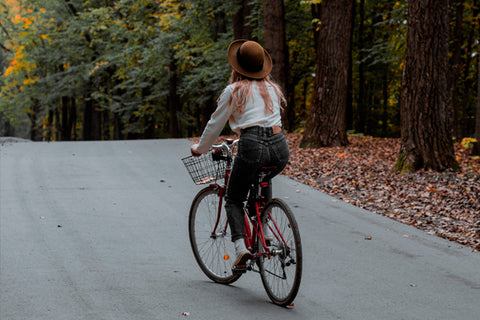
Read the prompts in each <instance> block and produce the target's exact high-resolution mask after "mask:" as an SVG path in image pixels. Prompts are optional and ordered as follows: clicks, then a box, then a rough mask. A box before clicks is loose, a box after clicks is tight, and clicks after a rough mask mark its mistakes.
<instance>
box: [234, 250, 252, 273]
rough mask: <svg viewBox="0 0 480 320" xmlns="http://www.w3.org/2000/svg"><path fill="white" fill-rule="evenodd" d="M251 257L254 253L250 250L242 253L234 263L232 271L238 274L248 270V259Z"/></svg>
mask: <svg viewBox="0 0 480 320" xmlns="http://www.w3.org/2000/svg"><path fill="white" fill-rule="evenodd" d="M250 259H252V254H251V253H250V252H249V251H245V252H242V253H240V254H239V255H238V256H237V259H236V260H235V262H234V263H233V267H232V272H233V273H236V274H238V273H245V272H247V261H248V260H250Z"/></svg>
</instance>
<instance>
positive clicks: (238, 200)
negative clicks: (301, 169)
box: [191, 40, 290, 272]
mask: <svg viewBox="0 0 480 320" xmlns="http://www.w3.org/2000/svg"><path fill="white" fill-rule="evenodd" d="M227 57H228V62H229V63H230V66H231V67H232V75H231V78H230V84H229V85H228V86H227V87H226V88H225V89H224V90H223V92H222V94H221V95H220V97H219V98H218V101H217V104H218V105H217V109H216V110H215V112H214V113H213V114H212V116H211V118H210V120H209V121H208V123H207V125H206V127H205V129H204V131H203V134H202V137H201V139H200V141H199V143H198V144H194V145H192V147H191V153H192V155H194V156H199V155H201V154H203V153H207V152H208V150H209V149H210V147H211V146H212V144H213V143H214V142H215V140H216V139H217V138H218V136H219V135H220V133H221V131H222V130H223V128H224V126H225V124H226V123H227V121H228V122H229V124H230V127H231V129H232V130H233V131H234V132H235V133H237V134H240V141H239V143H238V152H237V156H236V157H235V161H234V164H233V168H232V173H231V176H230V180H229V181H228V186H227V192H226V195H225V200H226V203H225V210H226V212H227V217H228V221H229V225H230V229H231V232H232V241H233V242H234V243H235V253H236V255H237V258H236V260H235V262H234V264H233V268H234V271H235V272H243V271H244V270H245V268H246V262H247V261H248V260H249V259H250V258H251V254H250V252H249V251H248V249H247V248H246V247H245V242H244V228H245V220H244V212H243V203H244V201H245V200H246V198H247V194H248V191H249V187H250V186H251V184H252V183H253V182H254V180H255V179H256V177H257V175H258V172H259V170H260V168H262V167H267V166H268V167H274V169H273V170H272V171H270V172H271V173H270V175H269V176H268V177H267V179H271V178H273V177H274V176H275V175H277V174H279V173H280V172H281V171H282V170H283V169H284V168H285V166H286V164H287V162H288V159H289V155H290V154H289V150H288V144H287V141H286V138H285V135H284V134H283V130H282V127H281V125H282V121H281V104H282V103H286V100H285V97H284V95H283V94H282V91H281V89H280V88H279V87H278V85H276V84H275V83H273V82H272V80H271V77H270V72H271V70H272V59H271V57H270V55H269V54H268V52H267V51H266V50H264V49H263V47H262V46H261V45H260V44H258V43H257V42H254V41H247V40H236V41H234V42H232V43H231V44H230V46H229V47H228V53H227ZM266 197H267V198H269V197H271V190H270V191H269V192H268V194H267V195H266ZM267 200H268V199H267Z"/></svg>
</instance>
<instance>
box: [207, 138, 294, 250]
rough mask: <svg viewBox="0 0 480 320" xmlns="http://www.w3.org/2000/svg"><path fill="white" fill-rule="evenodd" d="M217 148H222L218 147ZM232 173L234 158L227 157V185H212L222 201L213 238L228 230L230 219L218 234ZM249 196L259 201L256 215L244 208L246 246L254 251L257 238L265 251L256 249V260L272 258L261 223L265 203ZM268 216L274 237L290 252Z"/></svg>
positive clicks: (263, 185)
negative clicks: (266, 257)
mask: <svg viewBox="0 0 480 320" xmlns="http://www.w3.org/2000/svg"><path fill="white" fill-rule="evenodd" d="M214 147H215V146H214ZM217 147H220V146H217ZM231 171H232V157H231V156H227V157H226V167H225V178H224V179H225V184H224V185H220V184H217V183H214V184H211V185H210V186H211V187H213V188H216V189H218V190H219V196H220V197H219V198H220V201H219V204H218V209H217V220H216V222H215V227H214V229H213V230H212V234H211V237H212V238H216V237H217V236H218V235H225V234H226V230H227V228H228V219H227V222H226V224H225V226H220V228H222V230H221V232H220V233H217V230H218V228H219V223H220V217H221V212H222V208H223V197H224V196H225V193H226V190H227V185H228V180H229V178H230V174H231ZM268 183H269V182H262V183H261V184H260V186H261V187H262V188H266V187H268ZM249 196H250V197H255V198H257V199H255V215H250V214H251V213H250V212H248V208H247V207H246V206H245V207H244V219H245V245H246V247H247V248H250V249H253V248H254V246H255V243H256V242H257V238H258V242H259V243H260V245H261V246H262V247H263V251H262V252H259V250H258V248H256V250H253V251H255V252H254V254H255V258H258V257H261V256H264V255H267V256H270V255H271V254H272V252H271V250H270V248H269V247H268V246H267V243H266V241H265V235H264V230H263V226H262V223H260V222H261V212H262V208H263V205H264V203H263V202H262V203H261V204H260V201H258V197H259V196H258V195H252V194H250V195H249ZM266 214H268V216H269V219H270V220H271V221H272V222H273V225H274V227H275V230H272V232H273V234H274V236H275V237H276V238H277V240H280V241H281V242H283V243H284V244H285V245H286V246H287V249H288V250H290V248H289V247H288V245H287V244H286V241H285V239H284V238H283V235H282V233H281V232H280V230H279V228H278V226H277V224H276V222H275V221H274V220H273V218H272V216H271V214H270V212H267V213H266ZM250 226H251V227H250ZM251 251H252V250H251Z"/></svg>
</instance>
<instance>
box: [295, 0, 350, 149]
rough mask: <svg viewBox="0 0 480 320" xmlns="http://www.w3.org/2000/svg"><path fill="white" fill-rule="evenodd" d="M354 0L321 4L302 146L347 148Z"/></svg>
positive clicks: (330, 1)
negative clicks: (347, 113) (314, 63)
mask: <svg viewBox="0 0 480 320" xmlns="http://www.w3.org/2000/svg"><path fill="white" fill-rule="evenodd" d="M353 3H354V0H324V1H323V2H322V8H321V26H320V39H319V41H318V50H316V53H317V57H316V66H315V74H316V75H315V91H314V98H313V102H312V105H311V106H310V112H309V115H308V119H307V123H306V128H305V132H304V136H303V140H302V146H305V147H322V146H344V145H347V144H348V138H347V126H346V107H347V97H348V72H349V70H350V68H349V66H350V59H351V55H350V50H351V41H350V40H351V36H352V33H351V29H352V12H353Z"/></svg>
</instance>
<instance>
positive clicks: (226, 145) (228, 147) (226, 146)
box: [212, 139, 239, 157]
mask: <svg viewBox="0 0 480 320" xmlns="http://www.w3.org/2000/svg"><path fill="white" fill-rule="evenodd" d="M238 140H239V139H235V140H233V139H226V140H225V141H224V142H222V143H221V144H214V145H212V149H213V152H214V153H215V152H219V151H225V152H226V154H227V157H231V156H232V148H233V147H234V146H235V145H236V144H237V143H238ZM216 150H218V151H216Z"/></svg>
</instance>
